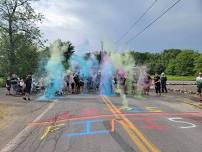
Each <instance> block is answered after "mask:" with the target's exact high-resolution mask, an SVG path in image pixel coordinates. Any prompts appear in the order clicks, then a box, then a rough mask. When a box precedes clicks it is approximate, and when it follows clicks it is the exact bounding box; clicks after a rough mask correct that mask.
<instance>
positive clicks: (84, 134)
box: [64, 130, 110, 137]
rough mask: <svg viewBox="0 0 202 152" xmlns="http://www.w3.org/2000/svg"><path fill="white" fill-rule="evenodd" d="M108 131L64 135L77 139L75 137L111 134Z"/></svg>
mask: <svg viewBox="0 0 202 152" xmlns="http://www.w3.org/2000/svg"><path fill="white" fill-rule="evenodd" d="M109 133H110V131H108V130H100V131H91V132H88V131H87V132H79V133H65V134H64V135H65V136H67V137H75V136H87V135H97V134H109Z"/></svg>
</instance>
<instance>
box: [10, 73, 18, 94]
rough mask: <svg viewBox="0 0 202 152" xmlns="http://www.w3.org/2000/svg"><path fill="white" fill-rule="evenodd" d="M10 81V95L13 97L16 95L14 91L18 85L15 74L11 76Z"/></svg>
mask: <svg viewBox="0 0 202 152" xmlns="http://www.w3.org/2000/svg"><path fill="white" fill-rule="evenodd" d="M10 81H11V89H12V94H13V95H15V94H16V90H17V85H18V78H17V75H16V74H12V76H11V79H10Z"/></svg>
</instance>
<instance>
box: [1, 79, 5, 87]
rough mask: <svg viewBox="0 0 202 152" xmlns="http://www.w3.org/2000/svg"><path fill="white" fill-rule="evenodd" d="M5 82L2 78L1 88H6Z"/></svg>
mask: <svg viewBox="0 0 202 152" xmlns="http://www.w3.org/2000/svg"><path fill="white" fill-rule="evenodd" d="M5 84H6V82H5V80H4V79H3V78H0V88H2V87H5Z"/></svg>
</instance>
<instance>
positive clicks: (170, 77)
mask: <svg viewBox="0 0 202 152" xmlns="http://www.w3.org/2000/svg"><path fill="white" fill-rule="evenodd" d="M166 76H167V79H168V81H195V80H196V77H195V76H177V75H166ZM153 77H154V75H152V78H153Z"/></svg>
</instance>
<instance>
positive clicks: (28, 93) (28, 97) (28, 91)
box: [23, 75, 32, 100]
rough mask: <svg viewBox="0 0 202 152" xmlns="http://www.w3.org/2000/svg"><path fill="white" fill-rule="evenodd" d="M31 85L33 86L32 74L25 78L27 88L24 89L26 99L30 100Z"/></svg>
mask: <svg viewBox="0 0 202 152" xmlns="http://www.w3.org/2000/svg"><path fill="white" fill-rule="evenodd" d="M31 86H32V76H31V75H28V76H27V78H26V80H25V89H24V93H25V95H24V97H23V99H24V100H27V99H28V100H30V92H31Z"/></svg>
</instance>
